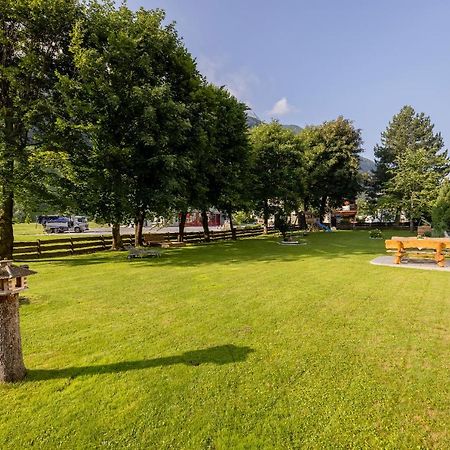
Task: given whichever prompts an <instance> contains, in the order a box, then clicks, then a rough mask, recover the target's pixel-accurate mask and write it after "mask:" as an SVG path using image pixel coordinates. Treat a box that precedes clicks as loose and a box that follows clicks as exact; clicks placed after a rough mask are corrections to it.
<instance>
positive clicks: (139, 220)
mask: <svg viewBox="0 0 450 450" xmlns="http://www.w3.org/2000/svg"><path fill="white" fill-rule="evenodd" d="M144 220H145V213H144V211H139V212H138V214H137V216H136V219H135V220H134V245H135V247H140V246H141V245H143V244H144V239H143V236H142V235H143V229H144Z"/></svg>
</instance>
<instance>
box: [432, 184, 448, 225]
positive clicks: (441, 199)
mask: <svg viewBox="0 0 450 450" xmlns="http://www.w3.org/2000/svg"><path fill="white" fill-rule="evenodd" d="M432 221H433V229H434V231H436V232H437V233H439V234H442V233H443V232H444V231H450V182H449V181H448V180H446V181H444V183H443V184H442V186H441V188H440V190H439V195H438V197H437V200H436V203H435V205H434V207H433V213H432Z"/></svg>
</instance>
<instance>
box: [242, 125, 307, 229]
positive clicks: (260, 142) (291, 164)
mask: <svg viewBox="0 0 450 450" xmlns="http://www.w3.org/2000/svg"><path fill="white" fill-rule="evenodd" d="M250 142H251V145H252V159H251V164H252V165H251V167H252V169H251V170H252V177H253V178H252V184H253V187H252V195H253V200H254V204H255V209H256V210H257V211H258V212H260V211H262V212H263V215H264V219H265V223H266V224H267V220H268V217H269V215H270V214H273V213H275V212H277V211H279V210H280V209H283V210H286V211H288V212H289V213H290V212H291V211H293V210H297V209H298V205H299V204H300V203H301V201H302V198H303V196H304V190H305V174H304V169H305V161H304V151H303V147H302V143H301V142H300V140H299V139H298V138H297V136H296V135H295V134H294V133H293V132H292V131H291V130H289V129H286V128H284V127H283V126H282V125H280V124H279V123H278V122H276V121H274V122H271V123H269V124H261V125H258V126H256V127H254V128H252V129H251V132H250Z"/></svg>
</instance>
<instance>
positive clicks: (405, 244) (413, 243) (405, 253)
mask: <svg viewBox="0 0 450 450" xmlns="http://www.w3.org/2000/svg"><path fill="white" fill-rule="evenodd" d="M385 246H386V250H387V252H388V253H393V254H394V263H395V264H400V263H401V261H402V259H403V258H427V259H433V260H434V261H436V264H437V265H438V266H440V267H444V266H445V256H446V254H448V251H446V250H449V249H450V240H445V239H432V238H429V239H416V238H401V237H394V238H392V239H388V240H386V241H385Z"/></svg>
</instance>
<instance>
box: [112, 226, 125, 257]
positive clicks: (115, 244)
mask: <svg viewBox="0 0 450 450" xmlns="http://www.w3.org/2000/svg"><path fill="white" fill-rule="evenodd" d="M112 238H113V241H112V247H111V250H123V242H122V236H120V224H118V223H113V226H112Z"/></svg>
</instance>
